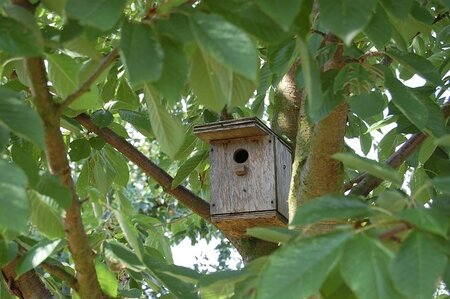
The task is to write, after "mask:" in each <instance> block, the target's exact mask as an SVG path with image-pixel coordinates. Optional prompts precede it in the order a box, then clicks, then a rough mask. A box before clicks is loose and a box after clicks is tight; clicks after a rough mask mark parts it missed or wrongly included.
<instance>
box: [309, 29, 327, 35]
mask: <svg viewBox="0 0 450 299" xmlns="http://www.w3.org/2000/svg"><path fill="white" fill-rule="evenodd" d="M311 33H315V34H318V35H321V36H323V37H325V36H327V33H325V32H322V31H320V30H317V29H311Z"/></svg>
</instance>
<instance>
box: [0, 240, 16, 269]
mask: <svg viewBox="0 0 450 299" xmlns="http://www.w3.org/2000/svg"><path fill="white" fill-rule="evenodd" d="M18 251H19V246H18V245H17V243H16V242H13V241H9V242H8V241H6V240H4V239H1V240H0V267H2V268H3V266H5V265H6V264H8V263H9V262H10V261H12V260H13V259H14V258H15V257H16V256H17V253H18Z"/></svg>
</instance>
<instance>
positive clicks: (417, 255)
mask: <svg viewBox="0 0 450 299" xmlns="http://www.w3.org/2000/svg"><path fill="white" fill-rule="evenodd" d="M441 247H442V245H441V244H440V242H439V241H438V240H437V238H436V237H434V236H432V235H429V234H426V233H422V232H418V231H415V232H412V233H411V234H409V235H408V237H407V238H406V240H405V241H404V242H403V243H402V247H401V248H400V251H399V253H398V254H397V256H396V257H395V259H394V261H393V263H392V265H391V267H390V270H391V274H392V279H393V280H394V282H395V285H396V286H397V289H398V290H399V291H400V292H402V293H403V294H404V295H405V296H406V297H407V298H417V299H425V298H433V294H434V292H435V291H436V286H437V285H438V281H439V278H440V276H441V275H442V274H443V272H444V269H445V266H446V263H447V257H446V256H445V253H444V252H443V251H442V250H440V248H441ZM379 298H382V297H379ZM385 298H387V297H385Z"/></svg>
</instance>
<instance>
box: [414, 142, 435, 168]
mask: <svg viewBox="0 0 450 299" xmlns="http://www.w3.org/2000/svg"><path fill="white" fill-rule="evenodd" d="M434 140H435V139H434V138H433V137H432V136H428V137H427V139H425V141H424V142H422V145H421V146H420V150H419V157H418V159H419V162H420V163H421V164H425V162H427V161H428V159H429V158H430V157H431V155H432V154H433V152H434V151H435V150H436V147H437V145H436V144H435V142H434Z"/></svg>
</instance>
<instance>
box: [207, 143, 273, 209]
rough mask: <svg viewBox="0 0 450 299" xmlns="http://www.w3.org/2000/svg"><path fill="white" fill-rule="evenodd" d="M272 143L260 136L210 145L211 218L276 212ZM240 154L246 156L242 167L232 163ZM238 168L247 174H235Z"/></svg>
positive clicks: (239, 164)
mask: <svg viewBox="0 0 450 299" xmlns="http://www.w3.org/2000/svg"><path fill="white" fill-rule="evenodd" d="M273 141H274V137H273V136H261V137H251V138H239V139H233V140H232V141H230V140H218V141H212V142H211V146H212V149H211V150H212V151H211V153H210V158H211V165H212V167H211V214H226V213H243V212H252V211H265V210H272V209H275V208H276V193H275V192H276V189H275V177H274V175H273V174H274V173H275V164H274V163H273V155H274V152H273V149H274V146H273ZM240 150H241V151H247V152H248V158H247V160H246V161H245V162H243V163H237V162H236V161H235V159H234V155H235V154H236V153H237V152H238V151H240ZM238 166H245V167H246V169H247V171H246V172H247V173H246V174H245V175H242V176H241V175H238V174H236V173H235V169H236V167H238Z"/></svg>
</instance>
